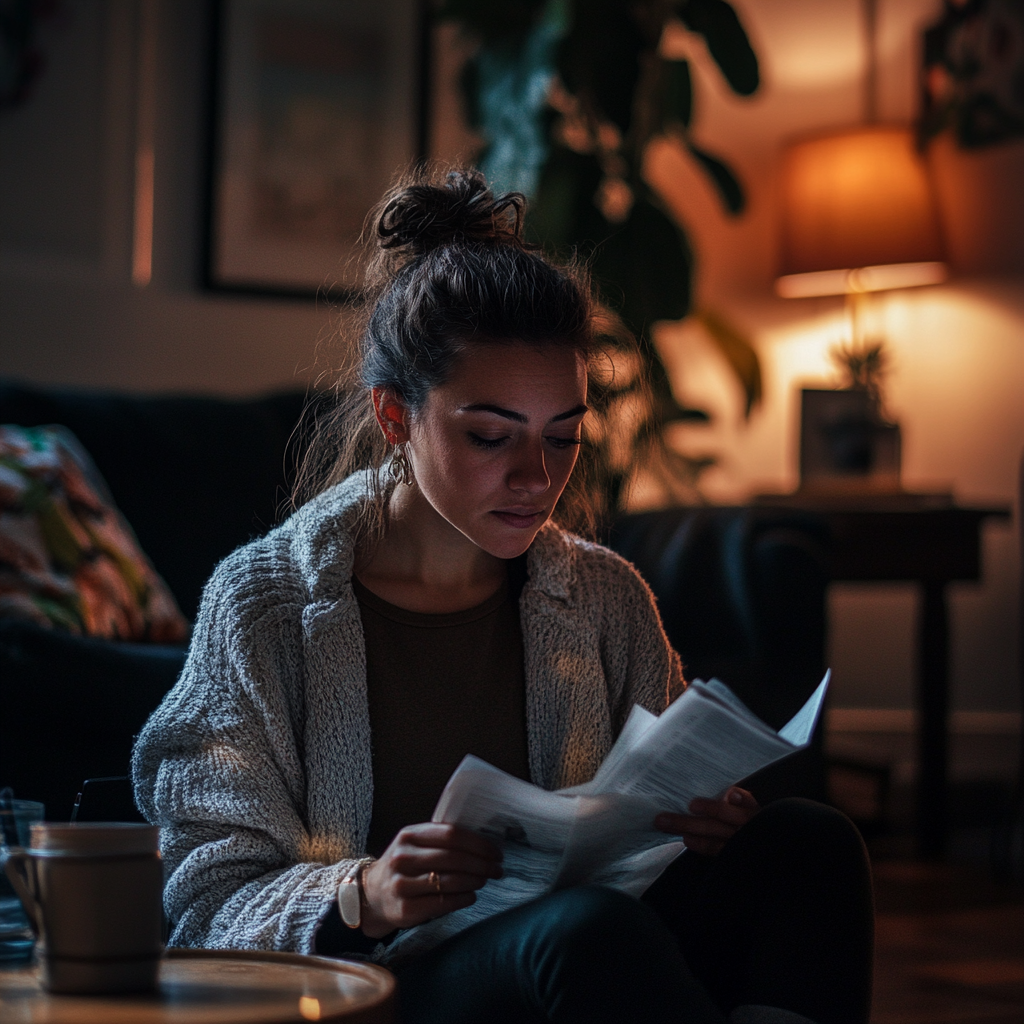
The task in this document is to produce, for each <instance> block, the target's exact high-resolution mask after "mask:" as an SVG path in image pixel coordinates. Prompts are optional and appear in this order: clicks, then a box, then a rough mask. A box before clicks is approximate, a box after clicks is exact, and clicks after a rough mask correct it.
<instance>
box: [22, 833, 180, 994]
mask: <svg viewBox="0 0 1024 1024" xmlns="http://www.w3.org/2000/svg"><path fill="white" fill-rule="evenodd" d="M30 834H31V840H30V845H29V848H28V849H12V850H11V851H10V852H9V853H8V855H7V859H6V863H5V864H4V868H5V870H6V871H7V875H8V877H9V878H10V880H11V884H12V885H13V886H14V889H15V891H16V892H17V893H18V895H19V897H21V901H22V903H23V904H24V906H25V910H26V912H27V914H28V916H29V920H30V922H31V924H32V929H33V931H34V932H35V933H36V936H37V937H38V939H39V945H38V953H39V958H40V961H41V963H42V968H43V985H44V987H45V988H47V989H48V990H49V991H50V992H78V993H88V992H137V991H143V990H146V989H152V988H154V987H155V985H156V980H157V972H158V970H159V967H160V957H161V955H162V953H163V943H162V941H161V938H162V925H163V916H162V912H161V895H162V892H163V865H162V863H161V861H160V851H159V838H160V830H159V829H158V828H157V827H156V826H155V825H142V824H133V823H132V824H129V823H127V822H126V823H121V822H97V823H89V824H67V825H65V824H56V823H53V822H43V823H41V824H37V825H33V826H32V828H31V833H30Z"/></svg>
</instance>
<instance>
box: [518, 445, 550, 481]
mask: <svg viewBox="0 0 1024 1024" xmlns="http://www.w3.org/2000/svg"><path fill="white" fill-rule="evenodd" d="M508 485H509V487H510V488H511V489H512V490H513V491H521V492H523V493H526V494H543V493H544V492H545V491H546V490H547V489H548V487H550V486H551V478H550V477H549V476H548V470H547V466H546V465H545V462H544V449H543V447H542V446H541V445H540V444H532V443H527V444H523V445H521V446H519V447H518V450H517V451H516V460H515V463H514V465H513V466H512V469H511V471H510V473H509V476H508Z"/></svg>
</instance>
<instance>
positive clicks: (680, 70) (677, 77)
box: [661, 60, 693, 131]
mask: <svg viewBox="0 0 1024 1024" xmlns="http://www.w3.org/2000/svg"><path fill="white" fill-rule="evenodd" d="M662 67H663V69H664V76H665V85H664V91H663V93H662V115H661V127H662V130H663V131H664V130H666V129H668V127H669V125H671V123H672V122H673V121H675V122H678V123H679V124H681V125H682V126H683V127H684V128H689V126H690V119H691V118H692V116H693V83H692V81H691V80H690V64H689V61H685V60H666V61H662Z"/></svg>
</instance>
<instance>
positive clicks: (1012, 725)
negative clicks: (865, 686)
mask: <svg viewBox="0 0 1024 1024" xmlns="http://www.w3.org/2000/svg"><path fill="white" fill-rule="evenodd" d="M825 727H826V729H827V731H828V732H830V733H836V732H847V733H862V732H878V733H908V734H910V733H914V732H916V730H917V713H916V712H915V711H913V710H911V709H910V708H829V709H828V710H827V711H826V712H825ZM1020 730H1021V713H1020V712H1019V711H954V712H953V713H952V714H951V715H950V722H949V731H950V732H951V733H953V734H954V735H959V736H1015V735H1017V734H1019V733H1020Z"/></svg>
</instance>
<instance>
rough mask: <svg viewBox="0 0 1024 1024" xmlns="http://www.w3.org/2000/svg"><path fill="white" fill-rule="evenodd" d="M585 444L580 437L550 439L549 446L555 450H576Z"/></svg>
mask: <svg viewBox="0 0 1024 1024" xmlns="http://www.w3.org/2000/svg"><path fill="white" fill-rule="evenodd" d="M582 443H583V442H582V441H581V440H580V439H579V438H578V437H549V438H548V444H550V445H553V446H554V447H555V448H574V447H576V446H577V445H580V444H582Z"/></svg>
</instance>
